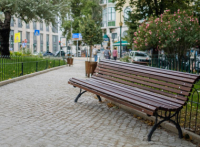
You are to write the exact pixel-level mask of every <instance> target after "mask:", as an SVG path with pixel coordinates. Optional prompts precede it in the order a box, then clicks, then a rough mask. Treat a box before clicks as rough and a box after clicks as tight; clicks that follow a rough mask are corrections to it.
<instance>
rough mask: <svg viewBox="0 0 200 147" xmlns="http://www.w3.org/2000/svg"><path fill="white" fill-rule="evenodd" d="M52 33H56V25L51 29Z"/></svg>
mask: <svg viewBox="0 0 200 147" xmlns="http://www.w3.org/2000/svg"><path fill="white" fill-rule="evenodd" d="M52 32H53V33H58V25H57V24H56V25H55V26H53V27H52Z"/></svg>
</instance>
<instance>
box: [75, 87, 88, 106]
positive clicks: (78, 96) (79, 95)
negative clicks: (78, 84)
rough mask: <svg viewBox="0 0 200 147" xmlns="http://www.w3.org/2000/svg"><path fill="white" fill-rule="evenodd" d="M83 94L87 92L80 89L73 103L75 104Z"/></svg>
mask: <svg viewBox="0 0 200 147" xmlns="http://www.w3.org/2000/svg"><path fill="white" fill-rule="evenodd" d="M85 92H87V91H83V92H82V89H80V93H79V94H78V95H77V97H76V99H75V100H74V102H75V103H76V102H78V99H79V98H80V97H81V95H82V94H84V93H85Z"/></svg>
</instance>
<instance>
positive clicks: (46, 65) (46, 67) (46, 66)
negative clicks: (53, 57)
mask: <svg viewBox="0 0 200 147" xmlns="http://www.w3.org/2000/svg"><path fill="white" fill-rule="evenodd" d="M47 68H48V60H46V69H47Z"/></svg>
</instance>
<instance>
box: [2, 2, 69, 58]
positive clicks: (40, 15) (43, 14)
mask: <svg viewBox="0 0 200 147" xmlns="http://www.w3.org/2000/svg"><path fill="white" fill-rule="evenodd" d="M68 3H69V0H0V12H1V13H2V14H3V19H2V16H1V19H0V42H1V47H0V52H1V54H2V55H10V52H9V34H10V22H11V17H12V16H16V17H17V18H21V20H22V21H25V22H26V23H28V22H30V21H32V20H34V21H40V22H41V21H43V20H44V21H45V22H46V23H47V24H50V23H52V24H53V25H55V24H56V23H57V21H56V20H57V18H58V17H59V16H60V17H63V16H65V15H66V12H67V10H68Z"/></svg>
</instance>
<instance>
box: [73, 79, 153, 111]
mask: <svg viewBox="0 0 200 147" xmlns="http://www.w3.org/2000/svg"><path fill="white" fill-rule="evenodd" d="M70 82H71V83H76V84H79V85H81V86H82V87H85V88H89V89H90V90H93V91H94V92H95V93H96V92H97V91H98V92H101V93H104V94H106V95H110V96H112V97H117V98H118V99H120V100H123V101H126V102H129V103H132V104H135V105H138V106H140V107H143V108H146V109H149V110H151V111H155V110H156V107H153V106H150V105H147V104H145V103H142V102H139V101H136V100H133V99H129V98H127V97H125V96H121V95H119V94H115V93H113V92H109V91H107V92H106V93H105V90H104V89H100V88H97V87H96V86H91V85H89V84H88V85H87V86H86V85H85V84H84V83H83V82H80V81H78V80H76V79H70Z"/></svg>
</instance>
